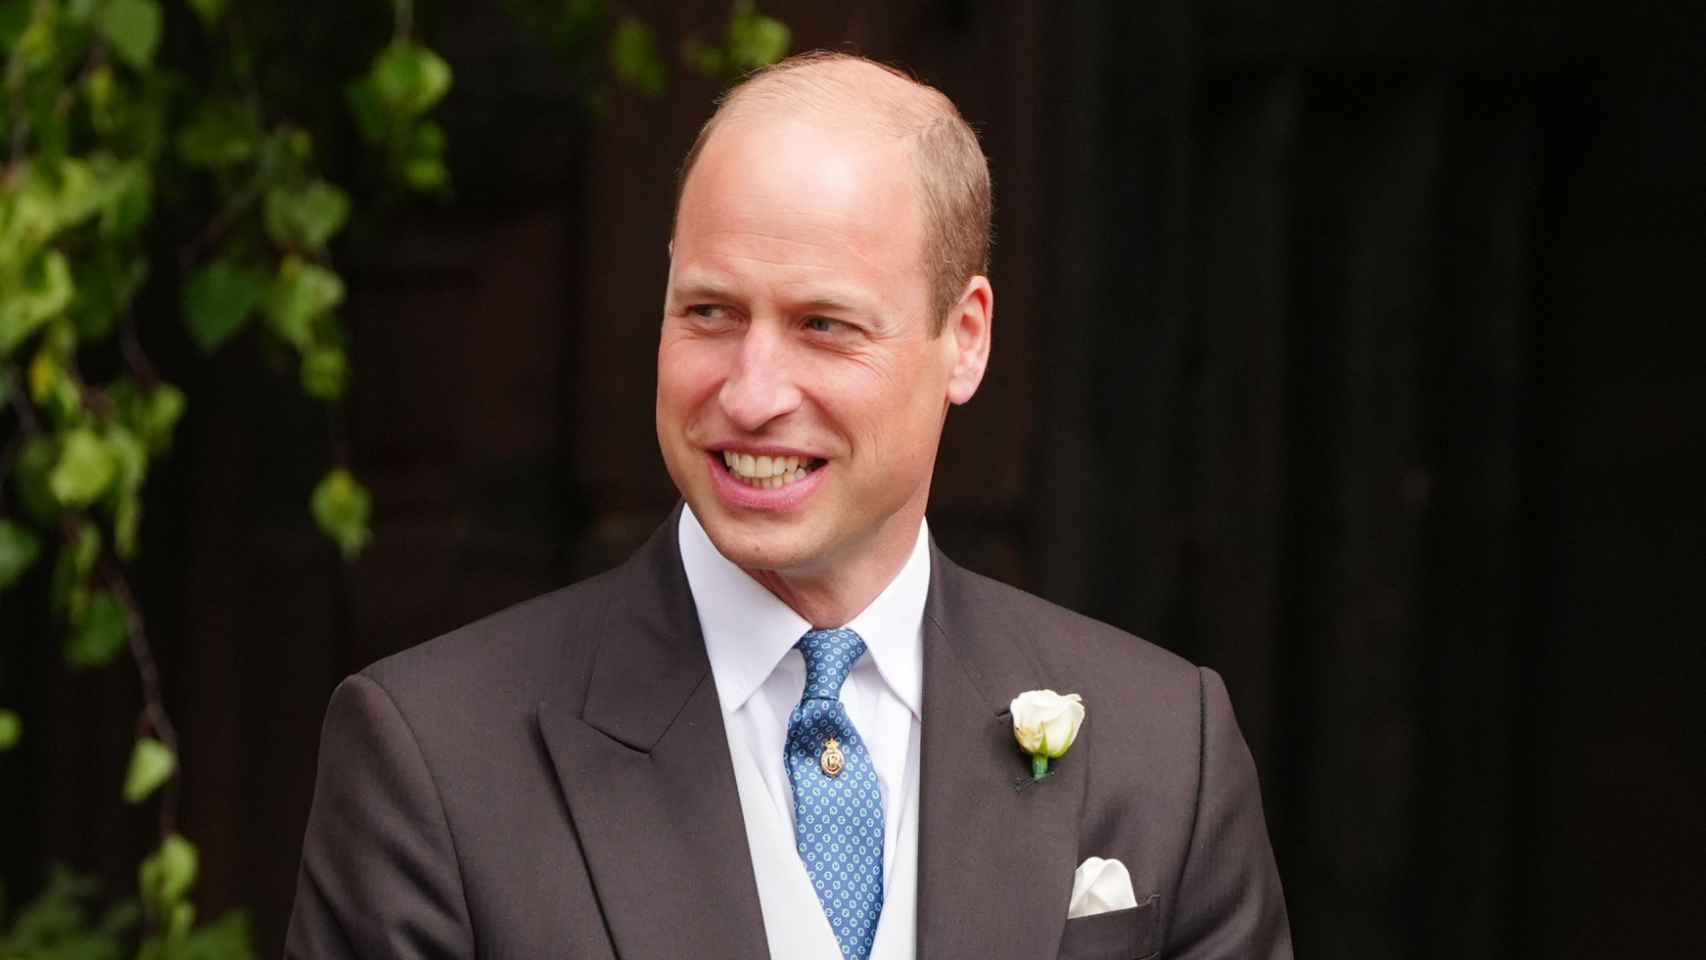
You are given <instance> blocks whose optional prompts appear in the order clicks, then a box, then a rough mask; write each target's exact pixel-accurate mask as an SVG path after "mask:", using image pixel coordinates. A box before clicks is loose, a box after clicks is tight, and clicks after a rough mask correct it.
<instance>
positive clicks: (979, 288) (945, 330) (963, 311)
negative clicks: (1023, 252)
mask: <svg viewBox="0 0 1706 960" xmlns="http://www.w3.org/2000/svg"><path fill="white" fill-rule="evenodd" d="M994 325H995V289H994V288H993V287H991V286H990V285H989V278H988V277H983V276H977V277H972V278H971V279H970V280H968V281H966V289H965V292H964V293H961V294H960V299H959V302H958V303H956V304H954V306H953V308H952V309H950V310H949V311H948V316H947V319H946V321H945V323H944V324H943V327H942V341H943V349H944V350H946V351H948V352H949V353H950V355H951V357H952V363H953V367H952V368H951V370H950V372H949V374H948V402H949V403H954V404H961V403H965V402H966V401H967V400H970V399H971V398H972V394H974V393H976V392H977V387H978V384H980V383H982V382H983V371H984V368H985V367H987V366H988V365H989V335H990V330H991V328H992V327H993V326H994Z"/></svg>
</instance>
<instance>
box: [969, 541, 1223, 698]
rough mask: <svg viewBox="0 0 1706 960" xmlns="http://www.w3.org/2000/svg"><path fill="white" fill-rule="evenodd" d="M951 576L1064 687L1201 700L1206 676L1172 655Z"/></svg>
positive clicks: (1007, 591) (985, 582)
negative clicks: (1109, 687) (1096, 682)
mask: <svg viewBox="0 0 1706 960" xmlns="http://www.w3.org/2000/svg"><path fill="white" fill-rule="evenodd" d="M951 576H953V577H954V578H955V579H956V580H957V581H958V582H959V589H960V590H961V591H963V593H964V599H965V601H966V603H967V605H968V606H969V607H970V608H971V609H975V610H980V611H987V612H990V613H991V620H992V621H995V623H998V624H999V628H1000V630H1001V632H1003V633H1005V634H1007V635H1009V636H1010V637H1011V638H1012V641H1013V642H1014V643H1015V644H1017V645H1019V646H1022V647H1024V648H1025V649H1026V650H1027V652H1028V653H1029V654H1030V655H1031V656H1032V657H1034V658H1035V660H1036V661H1037V662H1038V663H1039V664H1041V665H1042V666H1043V667H1044V669H1045V670H1046V672H1047V673H1049V674H1051V675H1057V676H1061V677H1062V681H1061V682H1063V683H1064V682H1066V681H1067V680H1068V679H1072V678H1074V677H1078V676H1083V677H1087V678H1090V677H1107V678H1117V679H1120V680H1123V681H1125V682H1128V683H1139V684H1141V685H1143V686H1146V687H1150V688H1154V687H1168V688H1173V689H1177V690H1179V691H1181V692H1184V693H1188V694H1189V696H1190V697H1191V698H1192V699H1193V700H1194V699H1195V698H1196V697H1197V696H1198V695H1199V687H1200V684H1201V682H1202V681H1201V672H1200V671H1199V670H1198V668H1197V666H1196V665H1195V664H1192V663H1191V662H1190V661H1188V660H1186V659H1185V658H1184V657H1181V656H1179V655H1178V654H1176V653H1174V652H1172V651H1171V650H1167V649H1165V648H1163V647H1161V646H1158V645H1156V644H1154V643H1151V642H1150V641H1148V640H1145V639H1143V638H1142V637H1139V636H1137V635H1136V634H1133V633H1130V632H1128V631H1126V630H1122V629H1120V628H1119V627H1116V626H1113V625H1111V624H1107V623H1103V622H1102V621H1100V620H1096V619H1093V618H1091V617H1087V616H1085V615H1084V614H1081V613H1078V612H1076V611H1073V610H1069V609H1067V608H1066V607H1063V606H1060V605H1059V604H1056V603H1053V602H1050V601H1048V600H1044V599H1043V598H1041V597H1039V596H1036V595H1035V594H1032V593H1028V592H1026V591H1024V590H1021V589H1019V588H1018V587H1014V586H1011V585H1009V584H1005V583H1001V582H1000V581H998V580H992V579H990V578H988V577H985V576H983V575H982V574H978V573H973V572H971V571H969V570H966V569H964V568H963V567H958V566H957V565H956V566H954V568H953V570H952V573H951ZM993 625H994V624H992V626H993Z"/></svg>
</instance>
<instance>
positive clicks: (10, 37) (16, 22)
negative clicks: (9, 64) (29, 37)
mask: <svg viewBox="0 0 1706 960" xmlns="http://www.w3.org/2000/svg"><path fill="white" fill-rule="evenodd" d="M33 6H34V4H32V3H31V2H30V0H5V2H4V3H0V51H5V52H6V53H11V52H12V48H13V47H15V46H17V43H18V38H19V37H21V36H23V33H24V28H25V27H28V26H29V25H30V12H31V7H33Z"/></svg>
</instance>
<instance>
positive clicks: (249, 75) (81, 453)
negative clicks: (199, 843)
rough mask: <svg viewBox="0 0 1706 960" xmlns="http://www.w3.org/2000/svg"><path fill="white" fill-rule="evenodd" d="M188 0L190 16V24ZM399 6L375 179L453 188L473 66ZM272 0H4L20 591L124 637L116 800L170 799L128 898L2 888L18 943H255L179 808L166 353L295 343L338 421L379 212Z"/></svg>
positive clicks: (379, 75) (645, 88) (740, 20)
mask: <svg viewBox="0 0 1706 960" xmlns="http://www.w3.org/2000/svg"><path fill="white" fill-rule="evenodd" d="M167 2H171V3H180V2H181V4H182V7H183V8H187V9H180V10H178V11H176V12H172V13H171V14H170V15H168V14H169V11H168V10H167V9H166V6H165V4H166V3H167ZM508 2H509V3H510V6H511V9H512V13H514V14H515V16H516V19H517V20H518V22H521V23H523V25H526V23H527V22H528V21H529V19H530V18H544V19H545V20H549V21H550V29H548V30H547V31H545V33H546V34H548V35H550V36H553V37H557V38H564V37H573V38H576V39H575V43H577V44H580V46H578V47H573V49H572V50H571V45H560V46H559V49H560V50H562V51H563V52H564V53H565V57H564V60H565V67H566V68H568V69H571V70H574V69H580V68H584V67H585V66H586V65H587V64H599V65H602V66H601V67H600V70H601V73H600V79H597V80H595V81H589V82H588V84H587V88H588V89H589V91H593V92H594V94H596V93H597V92H598V91H602V89H603V88H604V85H605V82H606V81H605V80H604V79H603V77H604V75H605V74H607V75H608V77H609V78H610V80H611V81H613V82H614V83H617V84H621V85H623V86H625V87H627V88H629V89H634V90H638V91H641V92H643V93H653V94H655V93H656V92H658V91H660V90H662V89H663V86H664V83H665V81H666V78H667V74H668V71H667V69H666V68H665V66H664V64H663V60H662V58H661V57H660V56H659V55H658V46H657V43H656V41H655V36H654V34H653V31H652V29H651V27H650V26H649V25H647V24H646V23H644V22H643V21H641V20H639V19H638V18H636V17H633V16H631V15H627V14H624V13H622V12H621V11H619V10H616V9H614V8H612V7H609V6H607V5H606V4H605V3H603V2H602V0H575V2H572V3H566V4H565V3H561V2H560V0H508ZM390 6H391V30H390V32H389V36H388V37H384V38H381V40H380V42H381V43H382V44H383V45H382V46H381V47H380V48H379V49H378V50H377V51H376V52H375V54H374V56H373V58H372V60H371V62H370V63H369V64H368V66H367V68H366V69H365V70H364V71H363V72H361V73H360V75H359V76H356V77H354V78H350V79H348V80H347V82H345V81H344V80H343V78H339V79H338V81H337V82H339V83H340V85H341V87H342V91H343V97H344V105H345V107H346V108H347V117H348V120H349V128H350V129H351V130H352V131H353V133H354V134H355V136H356V137H357V139H358V140H359V142H360V143H361V144H362V145H363V147H364V154H363V162H365V164H366V165H367V166H369V167H371V168H372V169H374V170H375V171H376V172H377V173H378V175H379V176H378V177H377V181H378V183H379V184H380V186H379V187H378V189H379V191H381V192H382V193H384V194H385V195H386V196H390V195H392V194H393V193H400V194H402V195H405V196H411V195H412V196H428V197H436V198H440V199H445V198H448V197H449V196H450V193H451V175H450V167H449V164H448V160H447V149H448V145H447V137H446V134H445V131H444V129H443V127H442V126H441V125H440V124H439V122H438V121H437V119H436V118H435V114H436V112H437V110H438V109H439V108H440V106H441V104H442V103H443V101H444V98H445V97H446V96H447V95H448V94H449V93H450V91H451V88H452V85H453V73H452V70H451V67H450V65H449V64H448V63H447V62H446V61H445V60H444V59H443V58H442V57H440V56H439V55H438V54H437V53H435V52H434V51H433V50H431V49H429V48H428V47H427V46H426V45H424V44H423V43H422V42H421V41H420V39H419V37H418V30H419V26H420V23H421V21H422V19H423V18H422V17H421V16H418V15H419V14H423V13H424V11H422V10H418V9H417V5H416V3H415V2H414V0H390ZM258 11H259V8H258V7H252V6H248V7H244V8H243V10H242V12H243V14H244V15H245V16H246V17H249V18H251V19H249V20H245V19H240V18H239V16H238V10H237V8H236V5H233V4H231V3H230V2H229V0H0V55H3V56H4V59H5V67H4V71H3V73H0V85H3V88H4V89H3V90H0V148H3V149H4V151H5V154H4V158H3V159H0V592H5V591H8V590H11V589H13V588H15V587H17V586H18V585H19V584H20V583H23V582H25V580H26V578H29V577H30V576H31V575H32V571H35V570H36V569H37V568H38V567H42V568H45V569H44V570H43V571H42V573H43V574H44V575H46V576H47V577H48V579H49V589H48V590H47V591H46V593H47V603H48V606H49V608H50V609H51V611H52V613H53V616H54V618H55V620H56V623H57V625H58V626H59V628H60V629H61V630H62V637H61V639H60V650H61V653H62V656H63V659H64V661H65V663H66V664H67V665H68V666H69V667H70V668H71V669H73V670H84V669H94V668H99V667H103V666H106V665H108V664H111V663H113V662H115V661H117V660H119V659H121V658H123V657H124V655H125V654H126V653H127V652H128V659H129V661H130V664H131V666H132V668H133V669H134V670H135V674H136V677H137V682H138V686H139V689H140V693H141V706H140V708H139V710H138V712H137V715H136V718H135V723H134V733H133V737H134V743H133V746H132V749H131V753H130V759H129V764H128V769H127V771H126V775H125V778H124V786H123V790H122V799H123V801H124V802H126V803H128V804H132V805H142V804H147V803H153V804H156V811H157V814H158V816H157V829H158V838H157V844H156V846H155V849H154V852H153V853H151V854H150V855H148V856H147V857H146V858H145V859H144V860H143V861H142V863H141V864H140V865H139V867H138V872H137V891H136V896H135V897H134V898H131V899H125V900H121V901H119V902H118V903H116V904H114V905H113V906H111V907H110V908H108V909H107V910H105V911H104V912H101V913H99V914H97V913H96V912H95V911H94V910H93V908H92V906H91V905H92V904H93V903H94V902H95V899H96V897H97V896H98V891H97V889H96V887H95V885H94V884H93V882H91V881H89V880H87V879H84V878H80V877H78V876H76V875H74V874H71V873H69V872H64V871H58V872H55V873H54V874H53V875H52V876H51V877H50V878H49V881H48V884H47V887H46V888H45V889H44V890H43V891H41V893H40V895H39V896H37V897H36V898H35V899H34V900H32V901H30V902H29V903H27V904H24V905H22V906H20V907H18V908H17V909H15V910H12V911H11V912H10V913H8V912H7V904H6V903H4V902H3V901H0V957H5V958H8V960H17V958H32V960H38V958H54V957H82V958H112V960H119V958H122V957H124V956H127V955H129V956H134V957H137V958H143V960H175V958H190V957H195V958H233V960H235V958H247V957H250V956H252V955H253V950H252V947H251V945H250V937H249V926H248V920H247V919H246V917H245V915H244V914H243V913H242V912H241V911H234V912H232V913H229V914H226V915H225V916H223V917H220V918H218V919H215V920H213V921H212V922H208V923H198V922H197V920H196V916H195V910H194V906H193V904H192V903H191V899H190V898H191V893H192V890H193V888H194V885H195V881H196V877H197V875H198V873H199V852H198V851H197V849H196V847H195V846H194V844H193V843H191V842H190V841H189V840H188V839H187V838H185V837H184V836H183V835H182V834H181V833H180V831H179V824H178V816H177V810H178V794H179V790H180V782H181V777H182V771H181V769H180V766H179V757H180V755H181V749H180V748H181V743H180V731H179V729H178V727H177V725H176V724H175V723H174V721H173V718H172V716H171V715H170V712H169V710H168V705H167V700H166V697H165V692H164V682H163V678H162V676H161V670H160V665H159V662H158V659H157V657H156V656H155V648H154V646H153V644H152V642H151V641H152V637H151V633H150V630H149V621H148V618H147V616H146V603H145V598H144V597H142V596H141V595H139V593H138V591H137V590H136V588H135V583H136V578H135V571H136V569H137V566H138V564H139V563H140V562H141V561H142V558H143V545H144V536H143V534H144V517H143V513H144V509H143V507H144V500H145V497H144V493H145V491H146V489H147V483H148V480H149V478H150V476H151V474H152V473H153V471H154V468H155V467H156V466H157V465H158V464H159V462H160V461H161V460H162V459H164V458H166V457H167V456H169V455H170V453H171V451H172V445H173V440H174V436H175V434H176V430H177V426H178V424H179V422H180V421H181V420H182V417H183V415H184V412H185V409H186V406H187V404H188V398H187V397H186V396H185V394H184V392H183V391H182V390H180V389H179V388H178V387H177V386H175V385H174V384H173V383H172V382H170V379H169V377H168V376H166V375H163V374H165V373H169V372H170V371H165V370H163V368H162V365H161V364H160V363H157V362H156V360H155V359H154V356H155V355H154V354H152V353H151V351H150V347H151V345H152V346H156V347H158V346H161V345H162V344H163V343H164V344H165V345H167V346H170V345H171V344H172V343H174V342H176V343H179V344H182V343H185V342H186V341H187V344H188V345H193V347H194V348H195V350H197V351H199V353H200V354H201V355H202V356H203V357H204V358H206V361H207V362H223V361H221V360H220V355H221V353H222V352H223V351H224V349H225V348H226V347H227V346H229V345H231V344H232V343H234V342H236V341H238V340H239V339H240V338H243V337H259V338H263V339H264V340H266V341H267V342H269V343H270V344H272V345H273V346H274V347H275V348H276V349H277V350H279V351H280V352H282V353H283V354H284V355H287V356H292V357H293V358H294V360H295V363H296V366H297V378H296V379H297V387H298V388H299V389H300V391H301V393H302V394H304V395H306V396H307V397H308V398H310V399H312V400H315V401H317V402H319V403H321V404H323V405H324V407H325V409H326V413H327V424H328V430H330V431H333V432H334V435H335V434H336V431H337V429H338V425H339V422H338V410H339V405H340V404H341V402H342V400H343V398H344V396H345V395H346V392H347V389H348V384H349V381H350V378H351V375H352V373H351V363H350V359H349V354H348V343H349V337H348V332H347V330H346V327H345V324H344V322H343V319H342V317H341V316H340V308H341V307H342V305H343V303H344V300H345V297H346V284H345V280H344V277H343V276H342V275H341V274H340V273H339V272H338V271H337V268H336V256H335V251H334V247H335V246H336V244H337V243H338V241H339V238H340V237H341V236H342V235H343V232H344V230H345V228H346V227H347V226H348V224H349V222H350V220H351V218H352V216H354V215H355V214H357V213H358V212H360V210H359V209H358V207H363V204H362V203H359V202H358V198H356V197H352V194H351V193H350V192H349V191H348V190H346V189H345V188H344V187H342V186H340V185H339V184H338V183H336V182H334V180H333V178H332V177H331V176H329V175H328V173H327V171H326V169H325V165H324V163H323V161H322V159H321V157H320V155H319V151H318V150H317V148H316V143H317V142H318V141H320V140H323V139H325V138H326V137H327V136H329V135H332V134H336V133H338V132H339V131H335V130H326V129H309V127H308V126H305V125H304V124H302V123H299V122H294V121H292V120H290V119H288V118H287V116H285V115H282V114H275V113H274V112H273V110H272V109H269V104H276V102H277V100H276V98H269V96H268V91H267V90H266V88H265V84H264V83H263V82H261V78H262V72H261V71H259V70H257V68H256V62H257V59H258V57H259V53H258V48H256V47H255V46H252V42H253V41H254V40H255V36H254V35H253V33H254V31H253V30H252V28H253V26H254V22H253V18H255V17H256V16H257V12H258ZM259 12H260V13H264V11H259ZM279 12H280V13H285V12H287V11H286V8H284V7H283V6H282V5H281V7H280V11H279ZM262 19H264V18H262ZM180 27H183V28H184V29H182V30H181V31H179V28H180ZM169 28H170V29H172V30H174V31H179V32H178V33H174V34H173V35H172V36H171V37H168V36H167V31H168V29H169ZM168 40H172V41H173V42H172V43H170V44H168V43H167V41H168ZM787 44H788V33H787V28H786V27H785V26H783V25H781V24H780V23H779V22H777V21H775V20H772V19H770V18H768V17H764V16H763V15H761V14H759V13H758V11H757V9H756V7H755V6H754V5H753V4H752V2H751V0H735V2H734V5H733V9H732V11H731V16H730V19H729V21H728V24H727V27H726V30H725V32H724V36H723V38H722V39H721V40H720V41H719V42H718V43H717V44H715V45H710V44H706V43H702V42H700V41H698V40H696V39H693V38H688V39H687V40H685V41H683V46H682V62H683V64H684V65H686V66H687V67H688V68H689V69H691V70H694V71H697V72H701V73H708V74H714V75H721V76H729V75H733V74H734V73H736V72H739V71H742V70H746V69H751V68H752V67H755V66H759V65H761V64H762V63H767V62H770V61H772V60H774V59H776V58H778V57H780V56H781V55H782V54H783V53H785V52H786V48H787ZM267 52H268V55H270V56H275V57H281V58H286V59H288V58H290V57H304V54H302V53H299V52H296V51H292V50H279V51H267ZM592 99H596V96H594V97H593V98H592ZM360 199H361V200H364V201H370V200H372V199H373V198H372V197H365V198H360ZM367 205H368V206H371V204H367ZM168 208H169V209H170V211H171V213H172V216H170V217H163V216H157V214H158V213H160V212H161V211H162V210H163V209H168ZM174 307H175V309H174ZM159 355H161V356H168V357H169V356H175V355H176V353H175V352H174V351H172V350H163V351H162V352H161V353H160V354H159ZM109 373H110V375H108V374H109ZM91 374H93V375H91ZM334 440H335V436H334ZM331 446H332V449H333V451H334V462H332V463H330V464H328V465H327V467H326V470H325V472H324V474H323V475H322V478H321V479H320V481H319V483H318V484H317V485H316V486H315V487H314V488H313V489H312V490H311V491H304V492H305V494H306V496H305V500H306V501H307V506H308V513H309V516H310V517H311V518H312V521H313V522H314V523H315V524H316V525H317V526H318V527H319V529H320V530H321V531H322V532H324V533H325V534H326V535H327V537H328V538H330V539H331V540H332V542H333V543H335V544H336V545H337V547H338V549H339V550H340V552H341V553H342V555H343V556H344V557H346V558H354V557H355V556H357V555H358V554H359V553H360V552H361V550H362V549H363V548H364V546H365V545H366V544H367V543H368V542H369V540H370V539H371V529H370V523H371V515H372V496H371V495H370V493H369V492H368V491H367V489H366V488H365V487H364V486H363V485H362V484H361V482H360V480H359V479H358V478H357V477H356V475H355V473H354V472H353V471H352V470H351V468H350V465H349V464H348V463H347V462H344V454H343V446H344V445H343V444H342V443H338V442H334V443H333V444H332V445H331ZM49 571H51V572H49ZM26 735H28V729H27V726H26V723H25V718H24V717H22V716H20V715H19V714H18V713H17V712H16V711H13V710H9V709H6V708H5V707H4V705H0V751H5V750H8V749H10V748H12V747H14V746H15V745H16V744H17V743H18V742H19V741H20V740H21V738H23V737H24V736H26Z"/></svg>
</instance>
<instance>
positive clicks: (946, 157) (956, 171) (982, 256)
mask: <svg viewBox="0 0 1706 960" xmlns="http://www.w3.org/2000/svg"><path fill="white" fill-rule="evenodd" d="M788 114H793V115H798V116H801V117H802V118H804V119H808V120H810V121H812V122H814V123H821V124H825V125H829V126H834V127H842V128H864V129H865V130H868V131H869V132H870V133H871V134H872V135H873V136H879V137H886V138H892V139H894V140H897V141H902V142H905V143H906V144H907V145H909V146H910V147H911V151H912V157H913V165H914V168H915V169H916V171H917V174H918V200H919V203H920V204H921V205H922V208H923V212H924V218H925V237H924V251H923V256H924V257H925V267H926V270H927V274H928V277H929V281H930V287H931V302H932V307H933V309H934V310H935V315H934V316H933V317H932V318H931V324H930V331H931V334H932V335H937V334H939V333H941V330H942V325H943V323H944V322H945V321H946V318H947V314H948V310H949V308H951V307H952V306H954V304H955V303H956V302H958V300H959V298H960V295H961V293H962V292H963V290H964V289H965V285H966V283H967V281H969V280H970V279H971V278H972V277H974V276H977V275H979V274H986V273H988V272H989V222H990V210H991V201H990V187H989V164H988V161H986V160H985V159H984V156H983V150H982V148H980V147H979V146H978V142H977V134H976V133H974V132H973V131H972V129H971V127H970V126H969V125H968V124H967V123H966V122H965V120H964V119H962V118H961V117H960V113H959V111H958V110H956V109H955V108H954V104H953V102H952V101H950V100H949V99H948V98H947V97H946V96H944V95H943V94H942V92H941V91H940V90H937V89H936V88H934V87H931V86H927V85H925V84H922V83H919V82H918V81H916V80H913V79H912V78H911V77H908V76H906V75H905V74H904V73H901V72H900V71H898V70H896V69H894V68H892V67H889V66H885V65H883V64H880V63H877V62H876V61H873V60H867V59H865V58H864V57H858V56H853V55H851V54H844V53H826V52H815V53H805V54H800V55H798V56H794V57H790V58H788V59H786V60H784V61H782V62H781V63H778V64H776V65H774V66H771V67H767V68H765V69H763V70H760V71H758V72H756V73H754V74H752V75H751V76H749V77H747V78H746V79H745V80H743V81H742V82H741V83H739V84H738V85H736V86H735V87H734V88H733V89H731V90H729V92H728V93H727V94H725V95H724V96H723V98H722V100H721V102H720V103H719V105H718V107H717V112H716V113H715V114H713V115H712V116H711V119H710V120H708V121H706V123H705V126H704V127H703V128H702V129H701V130H700V131H699V136H698V138H697V139H696V140H694V141H693V146H692V148H691V149H689V150H688V151H687V158H686V159H685V160H684V161H683V162H682V165H681V176H680V178H679V180H678V183H677V190H676V203H677V206H678V207H679V205H680V201H681V191H682V190H684V189H685V188H686V184H687V178H688V177H689V176H691V175H692V173H693V168H694V166H695V164H696V163H697V162H698V159H699V155H700V154H701V153H703V152H704V149H705V145H706V143H708V142H709V141H710V139H711V137H712V136H713V135H714V134H715V133H716V131H717V130H718V129H719V128H721V127H723V126H725V125H729V124H734V123H739V122H740V121H741V119H742V118H743V117H746V116H754V117H758V116H763V117H774V116H777V115H788Z"/></svg>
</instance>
